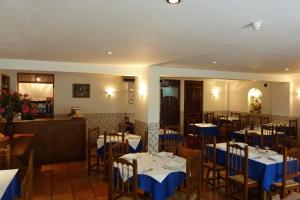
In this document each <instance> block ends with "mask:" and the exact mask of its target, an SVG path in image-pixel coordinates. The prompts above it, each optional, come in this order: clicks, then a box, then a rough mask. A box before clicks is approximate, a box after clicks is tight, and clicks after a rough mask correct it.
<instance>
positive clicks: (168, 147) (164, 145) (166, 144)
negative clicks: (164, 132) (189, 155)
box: [159, 141, 182, 156]
mask: <svg viewBox="0 0 300 200" xmlns="http://www.w3.org/2000/svg"><path fill="white" fill-rule="evenodd" d="M159 151H166V152H170V153H173V154H174V155H178V156H180V155H181V151H182V144H180V142H178V141H163V142H160V144H159Z"/></svg>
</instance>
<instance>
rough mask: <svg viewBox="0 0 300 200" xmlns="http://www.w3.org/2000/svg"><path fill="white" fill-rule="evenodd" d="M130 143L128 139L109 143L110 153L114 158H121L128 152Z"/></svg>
mask: <svg viewBox="0 0 300 200" xmlns="http://www.w3.org/2000/svg"><path fill="white" fill-rule="evenodd" d="M128 149H129V145H128V140H126V141H125V142H118V143H115V144H112V143H109V145H108V155H109V156H112V157H113V158H119V157H121V156H123V155H125V154H127V153H128Z"/></svg>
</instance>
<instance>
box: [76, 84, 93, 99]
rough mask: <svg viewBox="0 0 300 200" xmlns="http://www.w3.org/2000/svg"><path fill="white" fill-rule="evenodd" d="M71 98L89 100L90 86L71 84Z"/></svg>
mask: <svg viewBox="0 0 300 200" xmlns="http://www.w3.org/2000/svg"><path fill="white" fill-rule="evenodd" d="M73 98H90V84H78V83H74V84H73Z"/></svg>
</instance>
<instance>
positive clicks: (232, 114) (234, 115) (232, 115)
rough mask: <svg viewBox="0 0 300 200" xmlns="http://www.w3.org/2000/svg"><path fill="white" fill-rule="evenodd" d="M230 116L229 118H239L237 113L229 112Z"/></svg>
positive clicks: (239, 114) (239, 115)
mask: <svg viewBox="0 0 300 200" xmlns="http://www.w3.org/2000/svg"><path fill="white" fill-rule="evenodd" d="M230 115H231V117H236V118H238V119H240V118H241V113H238V112H231V113H230Z"/></svg>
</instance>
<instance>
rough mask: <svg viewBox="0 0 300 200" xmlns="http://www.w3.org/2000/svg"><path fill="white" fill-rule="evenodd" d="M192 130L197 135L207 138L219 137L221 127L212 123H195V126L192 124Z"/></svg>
mask: <svg viewBox="0 0 300 200" xmlns="http://www.w3.org/2000/svg"><path fill="white" fill-rule="evenodd" d="M190 126H194V127H192V129H193V128H194V129H195V133H196V134H197V135H206V136H216V137H218V136H219V135H220V131H219V127H218V126H217V125H215V124H212V123H205V122H203V123H195V124H190Z"/></svg>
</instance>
